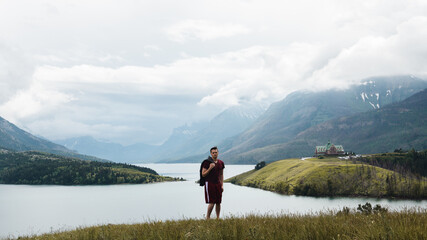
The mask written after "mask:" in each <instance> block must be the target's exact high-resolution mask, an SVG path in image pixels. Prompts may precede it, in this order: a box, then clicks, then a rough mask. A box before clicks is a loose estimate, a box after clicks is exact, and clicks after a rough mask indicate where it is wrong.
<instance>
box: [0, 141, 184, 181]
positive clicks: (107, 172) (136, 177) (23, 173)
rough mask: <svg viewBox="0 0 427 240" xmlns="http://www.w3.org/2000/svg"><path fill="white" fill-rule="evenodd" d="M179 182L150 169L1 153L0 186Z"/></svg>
mask: <svg viewBox="0 0 427 240" xmlns="http://www.w3.org/2000/svg"><path fill="white" fill-rule="evenodd" d="M173 180H178V179H174V178H170V177H164V176H159V175H158V174H157V172H155V171H154V170H152V169H150V168H144V167H137V166H133V165H126V164H119V163H111V162H97V161H83V160H80V159H76V158H68V157H62V156H59V155H54V154H50V153H42V152H35V151H27V152H13V151H9V150H4V149H0V184H53V185H99V184H119V183H150V182H162V181H173Z"/></svg>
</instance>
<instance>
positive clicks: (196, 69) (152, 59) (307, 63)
mask: <svg viewBox="0 0 427 240" xmlns="http://www.w3.org/2000/svg"><path fill="white" fill-rule="evenodd" d="M5 2H6V4H5ZM5 2H3V5H1V4H2V3H0V9H2V10H0V33H1V35H0V36H5V37H4V38H0V50H1V51H0V87H1V88H0V93H1V96H0V116H2V117H4V118H6V119H8V120H10V121H12V122H14V123H16V124H17V125H18V126H20V127H23V128H24V129H26V130H28V131H30V132H32V133H35V134H38V135H41V136H44V137H47V138H50V139H61V138H66V137H76V136H82V135H91V136H94V137H96V138H99V139H108V140H111V141H115V142H121V143H124V144H130V143H135V142H145V143H160V142H162V141H164V140H165V139H166V138H167V137H168V136H169V134H170V133H171V131H172V129H173V128H174V127H177V126H180V125H182V124H184V123H190V122H194V121H198V120H206V119H210V118H211V117H213V116H214V115H216V114H218V113H219V112H220V111H221V110H222V109H224V108H226V107H229V106H234V105H238V104H242V103H247V102H262V103H271V102H274V101H278V100H280V99H282V98H284V97H285V96H286V95H287V94H288V93H290V92H292V91H295V90H299V89H305V88H309V89H317V90H322V89H327V88H331V87H337V88H345V87H346V86H348V85H349V84H351V83H353V82H356V81H359V80H360V79H363V78H366V77H370V76H378V75H395V74H414V75H427V70H426V69H427V45H426V44H425V42H427V17H426V16H427V14H426V10H427V7H426V4H425V3H423V2H421V1H420V2H417V1H410V2H408V1H395V2H393V4H390V2H389V1H366V2H363V1H362V2H360V1H354V2H351V1H348V2H346V3H343V2H342V1H332V0H331V1H327V2H326V3H321V4H320V3H318V2H317V1H314V2H310V1H302V2H298V3H294V1H290V2H286V1H277V2H275V1H273V2H265V1H226V2H223V1H215V2H209V1H208V2H207V4H208V5H207V6H202V5H203V4H201V3H200V2H199V1H191V0H188V1H184V2H183V3H181V4H177V3H175V2H173V1H171V2H168V3H169V4H170V5H171V9H174V11H169V10H166V9H165V8H164V7H163V6H164V4H159V3H156V2H154V1H153V2H147V3H135V2H132V1H124V2H123V3H121V2H120V3H119V2H116V1H113V2H112V3H113V4H105V8H104V9H103V10H102V11H101V12H96V11H95V9H96V8H97V7H98V6H99V5H98V4H101V3H100V2H98V3H96V2H92V3H90V4H86V3H83V2H77V3H74V4H72V3H66V4H65V3H56V2H50V3H49V4H47V5H46V6H44V5H38V4H36V3H34V2H32V3H31V4H35V5H36V6H33V9H34V11H29V10H25V11H24V10H22V11H21V12H19V14H18V15H19V16H20V17H19V18H17V17H15V15H13V14H11V13H12V12H13V11H12V10H13V9H14V8H12V7H11V6H12V5H14V4H17V3H15V2H14V1H5ZM47 2H49V1H47ZM182 4H184V5H185V4H193V5H191V6H193V8H191V9H192V11H189V10H188V7H187V8H184V7H182V6H179V5H182ZM307 4H309V5H312V8H310V9H308V8H306V6H307ZM325 4H326V5H325ZM1 6H3V8H1ZM102 6H104V4H102ZM225 6H227V7H225ZM323 6H326V7H323ZM7 8H9V9H11V11H10V12H7V11H5V9H7ZM15 8H16V9H20V8H19V7H16V6H15ZM16 9H15V10H14V11H17V10H16ZM196 9H197V10H198V11H194V10H196ZM236 9H237V10H236ZM220 10H221V11H222V12H221V14H222V15H221V16H220V14H218V11H220ZM26 11H27V12H26ZM112 13H114V14H113V17H111V18H110V17H108V16H107V15H108V14H112ZM152 13H156V14H154V15H153V14H152ZM91 14H93V16H92V15H91ZM104 14H105V15H104ZM72 16H81V18H79V19H76V20H75V22H74V21H73V17H72ZM91 16H92V18H94V19H92V18H91ZM28 19H33V20H34V19H36V20H34V21H29V20H28ZM12 20H13V21H12ZM104 20H105V21H104ZM14 21H15V23H16V25H13V24H12V22H14ZM27 25H28V26H27ZM7 33H8V34H7ZM26 39H28V40H26Z"/></svg>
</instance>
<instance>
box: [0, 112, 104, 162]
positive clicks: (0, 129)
mask: <svg viewBox="0 0 427 240" xmlns="http://www.w3.org/2000/svg"><path fill="white" fill-rule="evenodd" d="M0 148H2V149H9V150H14V151H32V150H34V151H41V152H46V153H53V154H57V155H61V156H65V157H74V158H79V159H83V160H93V161H101V162H105V161H107V160H105V159H100V158H97V157H93V156H88V155H83V154H79V153H77V152H76V151H73V150H70V149H68V148H66V147H64V146H62V145H59V144H56V143H53V142H51V141H48V140H45V139H43V138H39V137H36V136H34V135H32V134H30V133H28V132H26V131H24V130H22V129H20V128H18V127H17V126H15V125H14V124H12V123H10V122H9V121H7V120H6V119H4V118H2V117H0Z"/></svg>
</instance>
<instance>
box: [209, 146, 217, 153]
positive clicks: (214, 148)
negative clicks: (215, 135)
mask: <svg viewBox="0 0 427 240" xmlns="http://www.w3.org/2000/svg"><path fill="white" fill-rule="evenodd" d="M212 150H218V148H217V147H216V146H215V147H212V148H211V150H210V152H212Z"/></svg>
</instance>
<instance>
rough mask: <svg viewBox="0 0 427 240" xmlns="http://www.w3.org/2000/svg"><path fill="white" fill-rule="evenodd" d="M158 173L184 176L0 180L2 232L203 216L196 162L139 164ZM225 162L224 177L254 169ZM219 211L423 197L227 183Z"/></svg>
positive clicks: (397, 205)
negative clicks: (309, 193) (74, 181)
mask: <svg viewBox="0 0 427 240" xmlns="http://www.w3.org/2000/svg"><path fill="white" fill-rule="evenodd" d="M141 166H146V167H150V168H152V169H154V170H156V171H157V172H158V173H159V174H161V175H168V176H173V177H182V178H185V179H187V180H188V181H185V182H167V183H154V184H134V185H132V184H127V185H111V186H28V185H0V237H6V236H8V235H11V236H15V237H17V236H20V235H25V234H40V233H45V232H50V231H56V230H66V229H73V228H76V227H81V226H90V225H97V224H107V223H113V224H119V223H137V222H146V221H155V220H166V219H183V218H203V214H204V213H205V211H206V206H205V204H204V195H203V188H202V187H200V186H199V185H198V184H196V183H195V181H196V180H197V179H198V174H199V166H200V165H199V164H141ZM253 167H254V166H253V165H243V166H242V165H226V168H225V170H224V175H225V177H226V178H229V177H231V176H234V175H236V174H239V173H241V172H244V171H247V170H250V169H253ZM224 188H225V190H224V195H223V204H222V212H223V216H224V217H227V216H231V215H233V216H242V215H247V214H277V213H298V214H304V213H315V212H318V211H322V210H327V209H341V208H342V207H343V206H348V207H350V208H355V207H357V205H358V204H364V203H366V202H368V201H369V202H371V203H372V204H381V206H387V207H389V208H391V209H394V210H400V209H402V208H404V207H414V206H415V207H425V206H426V205H427V201H409V200H385V199H382V200H377V199H368V198H313V197H299V196H285V195H280V194H276V193H272V192H268V191H263V190H260V189H255V188H248V187H240V186H236V185H232V184H228V183H227V184H225V186H224Z"/></svg>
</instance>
